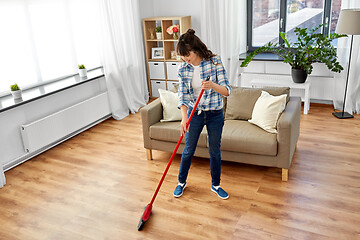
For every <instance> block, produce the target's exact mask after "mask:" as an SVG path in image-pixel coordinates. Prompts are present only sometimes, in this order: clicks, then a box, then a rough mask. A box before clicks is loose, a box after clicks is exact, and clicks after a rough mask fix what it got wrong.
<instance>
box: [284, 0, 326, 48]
mask: <svg viewBox="0 0 360 240" xmlns="http://www.w3.org/2000/svg"><path fill="white" fill-rule="evenodd" d="M323 14H324V0H287V18H286V33H287V35H288V39H290V41H291V42H296V40H297V37H296V34H295V33H294V30H295V28H297V27H299V28H307V29H312V28H314V27H316V26H318V25H320V24H322V22H323ZM317 32H321V28H320V29H319V30H318V31H317Z"/></svg>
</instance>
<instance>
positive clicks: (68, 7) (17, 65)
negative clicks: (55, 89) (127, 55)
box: [0, 0, 101, 95]
mask: <svg viewBox="0 0 360 240" xmlns="http://www.w3.org/2000/svg"><path fill="white" fill-rule="evenodd" d="M97 1H98V0H71V1H70V0H51V1H48V0H1V1H0V32H1V33H3V34H1V37H0V53H1V54H0V72H1V76H0V78H1V79H0V95H4V94H8V93H9V91H10V85H11V84H14V83H17V84H18V85H19V86H20V87H21V88H23V89H24V88H26V87H30V86H34V85H41V84H42V83H43V82H44V81H49V80H53V79H57V78H60V77H63V76H68V75H72V74H76V73H77V68H78V64H84V65H85V66H86V68H88V69H90V68H94V67H98V66H100V65H101V64H100V56H99V49H98V45H99V44H98V40H97V38H98V36H99V34H97V31H98V30H97V28H98V26H97V25H98V22H99V14H98V8H97V6H98V5H97Z"/></svg>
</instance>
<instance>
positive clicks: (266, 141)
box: [221, 120, 277, 156]
mask: <svg viewBox="0 0 360 240" xmlns="http://www.w3.org/2000/svg"><path fill="white" fill-rule="evenodd" d="M221 150H224V151H232V152H242V153H250V154H260V155H269V156H276V155H277V140H276V134H272V133H269V132H266V131H264V130H263V129H261V128H259V127H258V126H256V125H254V124H251V123H249V122H248V121H239V120H226V121H225V124H224V129H223V134H222V140H221Z"/></svg>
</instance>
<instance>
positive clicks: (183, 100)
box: [178, 70, 190, 109]
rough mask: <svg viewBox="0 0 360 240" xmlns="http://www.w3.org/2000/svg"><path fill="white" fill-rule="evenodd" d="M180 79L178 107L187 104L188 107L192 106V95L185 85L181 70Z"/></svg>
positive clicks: (179, 72)
mask: <svg viewBox="0 0 360 240" xmlns="http://www.w3.org/2000/svg"><path fill="white" fill-rule="evenodd" d="M178 80H179V90H178V96H179V104H178V108H179V109H180V107H181V106H182V105H185V106H187V107H188V108H189V107H190V95H189V91H188V89H187V87H186V85H185V81H184V80H183V78H182V75H181V71H180V70H179V71H178Z"/></svg>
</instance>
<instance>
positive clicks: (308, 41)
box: [240, 24, 347, 83]
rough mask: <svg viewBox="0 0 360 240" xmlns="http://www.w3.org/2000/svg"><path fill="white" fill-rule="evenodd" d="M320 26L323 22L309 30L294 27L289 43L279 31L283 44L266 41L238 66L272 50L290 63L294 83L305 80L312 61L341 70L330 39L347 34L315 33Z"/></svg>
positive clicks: (286, 37)
mask: <svg viewBox="0 0 360 240" xmlns="http://www.w3.org/2000/svg"><path fill="white" fill-rule="evenodd" d="M322 26H323V24H320V25H319V26H317V27H315V28H313V29H310V30H308V29H307V28H303V29H301V28H296V29H295V31H294V32H295V34H296V35H297V41H296V42H295V43H291V42H290V41H289V40H288V36H287V34H286V33H284V32H281V33H280V36H281V38H282V39H283V40H284V42H285V46H282V45H279V43H273V42H268V43H267V44H265V45H264V46H262V47H260V48H258V49H256V50H255V51H254V52H253V53H250V54H249V55H248V56H247V57H246V58H245V60H244V61H243V62H242V63H241V65H240V66H241V67H246V66H247V65H248V64H249V63H250V62H251V60H253V59H254V57H255V56H256V55H257V54H259V53H261V52H272V53H275V54H276V55H278V56H280V57H281V58H282V59H283V61H284V63H288V64H290V66H291V76H292V79H293V81H294V82H295V83H304V82H305V81H306V78H307V76H308V75H310V74H311V72H312V70H313V67H312V64H313V63H314V62H322V63H324V64H325V65H326V66H327V67H328V69H329V70H331V71H333V72H341V71H342V70H343V69H344V68H343V67H342V66H341V65H340V63H339V62H338V60H337V55H336V48H335V47H334V46H333V45H332V41H333V40H334V39H337V38H341V37H347V35H345V34H337V33H330V34H329V35H324V34H322V33H317V30H318V29H319V28H320V27H322Z"/></svg>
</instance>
